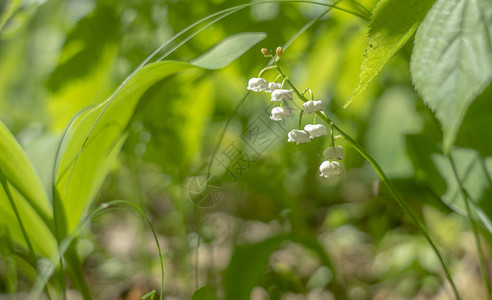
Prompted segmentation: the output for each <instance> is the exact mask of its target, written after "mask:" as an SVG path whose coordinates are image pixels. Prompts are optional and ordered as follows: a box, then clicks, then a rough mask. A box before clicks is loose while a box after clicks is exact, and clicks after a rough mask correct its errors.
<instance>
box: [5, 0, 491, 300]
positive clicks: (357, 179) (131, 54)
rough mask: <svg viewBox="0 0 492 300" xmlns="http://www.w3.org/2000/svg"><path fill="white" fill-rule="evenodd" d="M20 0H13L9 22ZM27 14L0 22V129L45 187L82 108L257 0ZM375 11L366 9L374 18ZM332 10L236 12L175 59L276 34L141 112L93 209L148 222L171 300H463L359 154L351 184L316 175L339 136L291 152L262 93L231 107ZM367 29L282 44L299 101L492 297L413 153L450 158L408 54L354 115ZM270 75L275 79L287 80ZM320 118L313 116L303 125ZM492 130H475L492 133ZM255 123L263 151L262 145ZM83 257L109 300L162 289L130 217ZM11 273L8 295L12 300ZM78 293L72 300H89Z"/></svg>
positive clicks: (72, 7) (93, 284) (477, 293)
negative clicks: (246, 36) (236, 37)
mask: <svg viewBox="0 0 492 300" xmlns="http://www.w3.org/2000/svg"><path fill="white" fill-rule="evenodd" d="M13 1H15V0H2V1H1V2H0V10H3V11H5V10H6V9H7V7H8V5H11V2H13ZM16 2H18V5H19V6H18V8H17V10H16V11H15V14H13V15H12V16H11V17H10V18H9V19H8V22H6V23H5V24H2V23H0V26H1V25H3V28H2V29H1V31H0V120H1V121H3V122H4V123H5V124H6V125H7V126H8V128H9V129H10V130H11V131H12V132H13V133H14V134H15V135H16V137H17V138H18V140H19V141H20V143H21V144H22V146H23V147H24V148H25V149H26V151H27V152H28V154H29V156H30V158H31V160H32V162H33V163H34V164H35V166H36V168H37V170H38V172H39V174H40V176H41V178H49V176H50V172H51V168H50V167H49V166H50V164H52V162H53V158H54V156H53V154H54V151H56V146H57V142H58V140H59V137H60V135H61V134H62V133H63V130H64V129H65V127H66V126H67V124H68V123H69V121H70V120H71V118H72V117H73V116H74V115H75V114H76V113H77V112H78V111H80V110H81V109H82V108H84V107H87V106H89V105H94V104H98V103H100V102H102V101H104V100H105V99H106V98H108V97H109V96H110V95H111V94H112V93H113V92H114V91H115V89H116V88H117V87H118V86H119V84H120V83H121V82H122V81H123V80H124V79H125V78H126V77H127V76H128V75H129V74H130V73H131V72H132V71H133V70H134V69H135V68H136V67H137V66H138V65H139V64H140V63H141V62H142V61H143V60H144V59H145V58H146V57H147V56H148V55H149V54H151V53H152V52H153V51H154V50H155V49H156V48H158V47H159V46H160V45H161V44H162V43H164V42H165V41H166V40H168V39H169V38H171V37H172V36H173V35H174V34H176V33H177V32H179V31H180V30H182V29H184V28H186V27H187V26H189V25H190V24H192V23H193V22H195V21H197V20H199V19H201V18H203V17H205V16H207V15H209V14H211V13H214V12H217V11H220V10H222V9H225V8H228V7H231V6H234V5H238V4H243V3H244V2H245V1H243V0H241V1H236V0H229V1H226V0H208V1H191V0H172V1H170V0H124V1H111V0H52V1H47V0H26V1H16ZM321 2H323V1H321ZM324 2H325V3H328V1H324ZM346 2H347V3H345V4H344V5H345V7H347V8H350V9H352V10H354V9H356V7H355V6H354V5H353V4H352V3H350V1H346ZM376 2H377V1H376V0H364V1H361V4H363V5H364V6H365V7H366V8H368V9H369V10H372V9H373V7H374V5H375V3H376ZM325 10H326V8H325V7H320V6H316V5H310V4H293V3H284V4H278V3H276V4H275V3H273V4H263V5H258V6H253V7H250V8H247V9H244V10H242V11H240V12H237V13H235V14H234V15H232V16H230V17H227V18H225V19H223V20H222V21H220V22H218V23H216V24H214V25H213V26H211V27H209V28H207V29H205V30H204V31H202V32H200V33H199V34H198V35H196V36H195V37H194V38H192V39H191V40H190V41H188V42H187V43H185V44H184V45H183V46H182V47H180V48H179V49H177V50H176V51H175V52H173V53H172V54H171V55H170V56H169V57H167V58H166V59H170V60H181V61H190V60H191V59H193V58H195V57H198V56H199V55H201V54H203V53H204V52H206V51H207V50H208V49H210V48H211V47H212V46H213V45H215V44H216V43H217V42H219V41H220V40H222V39H223V38H225V37H227V36H229V35H233V34H236V33H241V32H265V33H266V34H267V35H268V36H267V38H265V39H264V40H263V41H261V42H260V43H259V44H258V45H256V46H255V47H253V48H252V49H251V50H249V51H247V52H246V53H245V54H244V55H243V56H241V57H240V58H239V59H238V60H236V61H235V62H234V63H232V64H230V65H229V66H227V67H226V68H223V69H221V70H217V71H205V70H198V71H197V70H192V71H186V72H183V73H180V74H179V75H175V76H173V77H171V78H168V79H166V80H164V81H162V82H159V83H158V84H156V85H155V86H153V87H152V88H151V89H149V90H148V91H147V92H146V93H145V95H144V96H143V97H142V99H141V100H140V102H139V105H138V107H137V109H136V111H135V114H134V116H133V119H132V121H131V122H130V125H129V126H128V128H127V130H128V133H129V136H128V138H127V141H126V143H125V145H124V147H123V150H122V152H121V153H120V155H119V158H118V161H117V163H116V164H115V165H114V167H113V169H112V171H111V173H110V175H109V176H108V178H107V180H106V182H105V184H104V186H103V188H102V191H101V193H100V195H99V196H98V200H97V204H98V203H103V202H106V201H111V200H115V199H124V200H129V201H132V202H134V203H135V204H137V205H139V206H140V207H141V208H142V209H143V210H144V211H145V212H146V213H147V215H148V217H149V219H150V220H151V222H152V223H153V225H154V227H155V229H156V231H157V234H158V238H159V241H160V244H161V247H162V252H163V258H164V266H165V289H164V295H165V299H190V297H191V296H192V294H193V292H194V291H195V290H196V289H197V288H199V287H202V286H209V287H210V288H211V289H212V290H213V291H214V292H215V293H216V295H217V297H218V298H219V299H222V298H223V297H224V296H225V295H235V294H237V295H241V296H242V297H244V295H246V298H248V297H250V298H251V299H451V298H452V294H451V291H450V289H449V286H448V284H447V282H446V280H445V279H444V276H443V274H442V271H441V267H440V265H439V262H438V260H437V258H436V257H435V256H434V254H433V252H432V250H431V249H430V247H429V246H428V244H427V243H426V241H425V239H424V238H423V236H421V234H419V232H418V230H417V228H416V227H415V225H414V224H413V223H412V221H411V220H410V219H409V217H408V216H407V215H405V214H404V213H403V211H402V210H401V208H400V207H399V206H398V205H397V204H396V203H395V201H394V200H393V199H392V198H391V196H390V195H389V194H388V192H387V191H386V190H385V189H384V187H383V186H382V185H381V183H380V181H379V177H378V176H377V174H376V173H375V172H374V171H373V169H372V167H371V165H369V164H368V163H367V162H366V161H365V160H364V159H363V158H362V157H361V156H360V155H358V153H356V152H355V151H354V150H353V149H351V148H350V147H349V146H348V145H347V144H346V142H345V141H344V140H343V139H340V140H337V143H339V144H340V145H342V146H343V147H344V148H345V153H346V157H345V159H344V160H343V161H342V168H343V173H342V175H341V176H339V177H334V178H329V179H324V178H321V177H320V176H319V174H318V167H319V164H320V163H321V162H322V161H323V157H322V151H323V150H324V149H325V148H326V147H327V146H328V145H329V138H328V137H327V136H326V137H323V138H317V139H315V140H313V141H312V142H311V143H307V144H302V145H299V146H296V145H295V144H293V143H287V132H288V131H289V130H290V129H291V128H294V127H296V124H297V119H293V120H290V121H287V122H279V123H275V122H273V121H271V120H269V114H270V109H271V102H270V100H269V96H268V95H267V94H265V93H252V94H250V95H249V97H248V98H247V99H246V100H245V102H244V104H242V105H241V106H240V107H239V109H238V110H237V111H235V110H236V107H237V105H238V104H239V103H240V102H241V101H242V99H243V97H244V96H245V94H246V92H247V91H246V86H247V82H248V79H249V78H251V77H256V76H257V74H258V72H259V71H260V70H261V69H262V68H263V67H265V66H266V64H267V63H268V59H266V58H264V57H263V56H262V55H261V54H260V48H263V47H264V48H268V49H270V50H274V49H275V48H276V47H277V46H281V45H284V44H285V43H286V42H287V41H288V40H289V39H290V38H291V37H292V36H293V35H294V34H295V33H296V32H297V31H298V30H299V29H301V28H302V27H303V26H304V25H305V24H307V23H308V22H309V21H310V20H312V19H315V18H317V17H318V16H319V15H320V14H321V13H323V12H324V11H325ZM367 31H368V23H367V21H364V20H362V19H360V18H357V17H355V16H352V15H349V14H347V13H344V12H340V11H335V10H333V11H332V12H330V13H328V14H326V16H324V17H322V18H321V19H320V20H319V21H318V22H316V23H315V24H314V25H312V26H311V27H309V28H308V29H307V30H306V31H305V32H304V33H303V34H302V35H300V36H299V37H298V38H297V39H295V41H294V42H293V43H292V44H291V45H290V46H289V47H288V48H287V49H285V51H284V55H283V57H282V60H281V66H282V68H283V70H284V71H285V72H286V73H287V74H288V76H289V78H290V79H291V80H292V81H293V82H294V83H295V84H296V86H297V87H298V88H299V89H304V88H310V89H311V90H312V91H313V92H314V97H315V98H316V99H322V100H323V102H324V103H325V105H326V107H327V108H328V115H329V116H330V117H331V118H332V119H333V120H334V121H336V122H337V124H338V125H339V127H341V128H343V129H344V130H345V131H346V132H348V133H349V134H351V135H352V136H353V137H354V138H355V139H356V140H357V141H359V142H360V143H361V144H362V145H363V146H364V147H366V149H367V150H368V152H369V153H371V154H372V155H373V156H374V157H375V158H376V160H377V161H378V162H379V163H380V164H381V166H382V168H383V170H384V171H385V172H386V173H387V175H388V176H389V177H390V179H391V180H392V181H393V182H394V183H395V185H396V186H397V188H398V189H399V190H400V192H401V193H402V194H403V196H404V197H405V199H406V200H407V201H408V202H409V203H410V205H411V207H412V209H413V210H414V211H415V212H416V213H417V214H418V215H419V217H420V218H421V220H423V222H424V224H425V225H426V226H427V227H428V228H429V231H430V233H431V235H432V237H433V238H435V242H436V243H437V244H438V245H439V247H440V249H441V250H442V252H443V254H444V257H445V260H446V262H447V263H448V266H449V268H450V270H451V272H452V273H453V275H454V278H455V280H456V282H457V285H458V288H459V290H460V292H461V293H462V295H463V298H464V299H485V298H486V296H485V288H484V287H483V284H482V282H481V280H480V273H479V267H478V264H477V261H478V259H477V257H476V251H475V248H474V242H473V236H472V233H471V231H470V228H469V224H468V222H467V220H466V218H464V217H462V216H461V215H460V214H458V213H456V212H455V211H453V210H452V209H450V208H449V206H447V205H445V204H444V203H443V201H442V198H443V197H446V196H445V195H449V194H447V193H456V191H454V192H453V191H450V190H449V188H448V187H449V186H450V183H449V181H448V180H447V178H446V177H445V176H442V174H441V175H439V173H436V174H437V175H436V174H434V173H432V172H431V171H429V170H428V169H427V168H426V167H428V166H429V164H430V163H429V162H428V161H425V160H423V159H421V157H420V156H418V155H417V154H418V153H419V150H422V149H423V148H425V149H428V148H430V147H431V146H429V145H439V143H440V141H441V139H442V133H441V129H440V128H441V127H440V124H439V122H438V121H437V120H436V119H435V118H434V115H433V113H432V112H431V111H430V110H429V109H428V108H427V107H426V106H425V105H424V104H423V102H422V100H421V99H420V98H419V96H418V95H417V93H416V92H415V91H414V89H413V87H412V83H411V79H410V74H409V58H410V55H411V52H412V42H410V43H409V44H408V45H407V46H405V48H404V49H402V51H400V52H399V53H398V55H396V56H395V57H394V58H392V60H391V61H390V62H389V63H388V65H387V66H386V67H385V69H384V70H383V71H382V73H381V74H380V75H379V76H378V77H377V78H376V80H374V81H373V83H372V84H371V85H370V86H369V88H368V89H367V90H366V91H365V92H364V93H363V94H362V95H361V96H360V97H359V98H358V99H356V101H354V103H353V104H351V105H350V106H349V108H348V109H342V108H341V106H342V105H343V103H344V102H345V101H346V100H347V98H348V97H349V96H350V94H351V92H352V91H353V89H354V88H355V87H356V86H357V83H358V80H359V77H358V76H359V72H360V65H361V63H362V61H363V59H364V50H365V48H366V46H367V44H366V36H367ZM266 74H267V75H266V78H267V79H269V80H272V81H273V80H274V78H275V76H276V74H274V73H273V71H272V73H266ZM491 96H492V92H491V89H490V88H489V89H488V90H487V91H486V92H484V94H483V95H482V96H480V97H479V99H477V101H475V102H474V104H473V106H472V108H471V110H470V111H475V113H476V114H478V113H484V114H485V112H490V111H491V108H490V104H488V102H490V101H487V100H490V97H491ZM298 105H300V102H298ZM310 118H311V116H309V115H308V116H305V119H304V120H305V122H310V121H311V120H310ZM467 118H468V117H467ZM470 118H472V117H470ZM473 119H476V118H475V115H474V116H473ZM485 120H488V119H486V117H485V119H483V121H485ZM465 124H467V125H466V126H464V127H463V128H462V132H460V137H459V138H458V141H459V142H460V143H461V144H462V145H464V147H466V146H467V145H470V143H473V141H476V140H477V139H478V140H480V135H478V138H477V135H474V133H476V132H477V130H476V127H474V126H475V125H474V124H473V123H470V122H468V123H467V122H465ZM483 124H484V123H483V122H482V123H481V124H478V125H476V126H482V127H480V128H482V131H481V132H482V133H483V132H484V130H486V129H485V128H487V127H485V128H484V127H483ZM226 125H227V128H226V129H225V131H224V132H225V133H224V137H223V140H222V141H221V143H220V144H218V143H219V141H220V137H221V133H222V131H223V129H224V127H225V126H226ZM256 128H259V129H258V130H259V131H257V132H256V134H260V133H261V135H262V137H261V139H262V142H259V140H257V138H258V136H257V135H254V134H253V133H252V129H256ZM488 128H490V127H488ZM489 134H490V132H489ZM482 137H483V135H482ZM426 143H427V144H426ZM216 147H217V150H216ZM490 149H491V148H490V147H485V148H484V149H479V150H480V154H481V155H483V157H485V156H486V155H487V154H490V153H491V152H490ZM215 150H216V154H215V156H214V155H213V154H214V151H215ZM209 166H210V174H211V175H212V177H211V178H212V179H211V180H210V181H209V182H208V184H207V181H206V179H207V176H206V175H207V173H208V172H209ZM431 175H436V176H438V177H439V176H440V177H439V178H438V179H436V180H438V181H439V182H437V183H436V184H433V183H430V182H429V181H428V176H431ZM456 210H457V211H459V209H456ZM482 233H483V237H484V240H485V242H484V244H485V245H484V246H485V250H486V256H487V257H490V256H489V254H490V252H489V247H488V245H489V243H490V241H491V236H490V233H488V231H486V230H485V229H482ZM199 236H200V237H201V238H200V242H198V241H199V239H198V237H199ZM198 244H199V247H198V248H197V245H198ZM78 251H79V254H80V255H81V257H82V259H83V262H84V270H85V273H86V276H87V280H88V283H89V285H90V288H91V291H92V293H93V296H94V297H95V298H96V299H139V297H141V296H143V295H144V294H146V293H147V292H149V291H151V290H152V289H156V290H158V289H159V285H160V267H159V260H158V259H159V257H158V254H157V249H156V245H155V242H154V240H153V236H152V233H151V231H150V229H149V228H148V226H147V225H146V223H145V221H144V220H143V219H142V218H140V217H139V216H138V215H136V214H133V213H132V212H131V211H129V210H124V209H121V210H115V211H111V212H108V213H106V214H103V215H101V216H99V217H97V218H96V219H94V220H93V221H92V222H91V224H90V225H88V226H87V228H86V229H85V230H84V231H83V233H82V234H81V237H80V241H79V245H78ZM3 263H4V262H0V293H2V294H4V293H7V292H9V285H8V283H7V281H6V280H5V278H6V274H5V273H4V272H3V271H2V268H1V266H2V264H3ZM30 285H31V278H28V277H27V276H25V275H22V274H19V290H20V291H28V290H29V287H30ZM250 289H252V291H251V293H250ZM72 293H73V295H74V296H73V297H75V298H74V299H76V298H77V292H76V291H73V292H72ZM242 293H243V294H242ZM244 293H245V294H244ZM118 297H119V298H118ZM231 299H232V298H231ZM236 299H243V298H240V297H239V296H238V298H236Z"/></svg>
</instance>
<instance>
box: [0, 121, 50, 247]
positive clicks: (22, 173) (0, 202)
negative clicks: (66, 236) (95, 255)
mask: <svg viewBox="0 0 492 300" xmlns="http://www.w3.org/2000/svg"><path fill="white" fill-rule="evenodd" d="M0 166H1V168H2V173H3V174H4V176H5V178H6V180H7V183H8V185H9V186H8V188H9V190H10V192H11V193H12V196H13V200H14V201H15V204H16V206H17V208H18V210H19V214H20V217H21V219H22V222H23V223H24V226H25V227H26V229H27V234H28V235H29V238H30V239H31V241H32V243H33V246H34V249H35V250H36V252H37V254H38V255H43V256H48V257H51V254H53V253H54V252H55V251H56V242H55V238H54V236H53V234H52V231H51V229H52V226H53V223H52V212H51V204H50V203H49V200H48V197H47V195H46V191H45V190H44V188H43V185H42V184H41V182H40V180H39V178H38V176H37V175H36V171H35V170H34V168H33V166H32V165H31V163H30V162H29V160H28V159H27V157H26V155H25V153H24V151H23V150H22V148H21V146H20V145H19V144H18V143H17V141H16V140H15V137H14V136H13V135H12V134H11V133H10V131H9V130H8V129H7V128H6V127H5V125H4V124H3V123H1V122H0ZM0 224H1V225H3V226H5V227H6V228H8V230H9V231H10V234H11V236H12V238H13V239H14V240H15V241H16V242H17V243H19V244H21V245H23V246H26V243H25V239H24V236H23V234H22V231H21V228H20V226H19V223H18V221H17V218H16V215H15V213H14V210H13V208H12V206H11V204H10V202H9V199H8V197H7V194H6V192H5V189H4V188H3V187H2V186H0Z"/></svg>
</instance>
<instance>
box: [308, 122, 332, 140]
mask: <svg viewBox="0 0 492 300" xmlns="http://www.w3.org/2000/svg"><path fill="white" fill-rule="evenodd" d="M304 130H306V131H307V132H309V134H310V135H311V138H312V139H314V138H315V137H318V136H322V135H327V134H328V132H327V131H326V127H325V126H324V125H321V124H316V125H313V124H307V125H306V126H304Z"/></svg>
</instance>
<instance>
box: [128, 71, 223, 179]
mask: <svg viewBox="0 0 492 300" xmlns="http://www.w3.org/2000/svg"><path fill="white" fill-rule="evenodd" d="M213 83H214V82H213V81H212V80H210V76H203V72H193V73H183V74H179V75H176V76H174V77H173V78H169V79H168V80H165V81H164V82H160V83H158V84H156V85H154V86H153V87H152V88H151V89H149V90H148V91H147V92H146V94H145V101H142V102H141V105H139V107H138V108H137V110H136V116H135V118H134V121H137V122H140V124H142V127H141V131H135V130H134V134H132V135H130V136H129V139H128V141H127V142H126V144H125V148H127V149H129V152H130V153H133V152H136V153H137V155H141V157H142V159H143V160H144V161H147V162H152V163H154V164H158V165H159V166H160V167H161V169H162V171H163V172H164V173H166V174H168V175H170V176H172V177H174V178H176V179H177V180H183V179H184V178H185V177H186V176H188V173H189V170H190V167H192V166H193V163H195V164H201V163H202V162H201V161H199V162H198V163H197V157H199V153H200V151H201V149H202V143H203V140H204V135H205V131H206V128H207V125H208V122H209V121H210V119H209V116H210V115H211V114H212V113H213V109H214V107H213V105H214V100H215V97H214V92H215V90H214V85H213ZM197 95H199V96H197ZM162 99H166V101H162ZM183 102H186V105H183ZM163 111H165V112H166V118H162V112H163ZM176 124H179V126H176ZM144 135H147V136H148V140H145V141H142V136H144ZM168 145H173V147H169V146H168ZM142 146H144V148H143V149H145V152H144V153H141V152H140V149H142Z"/></svg>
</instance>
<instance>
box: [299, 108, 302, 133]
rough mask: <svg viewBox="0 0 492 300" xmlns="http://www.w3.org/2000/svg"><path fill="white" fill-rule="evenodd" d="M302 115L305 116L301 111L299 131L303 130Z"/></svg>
mask: <svg viewBox="0 0 492 300" xmlns="http://www.w3.org/2000/svg"><path fill="white" fill-rule="evenodd" d="M302 115H303V113H302V110H301V113H300V114H299V129H302V127H301V126H302Z"/></svg>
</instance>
